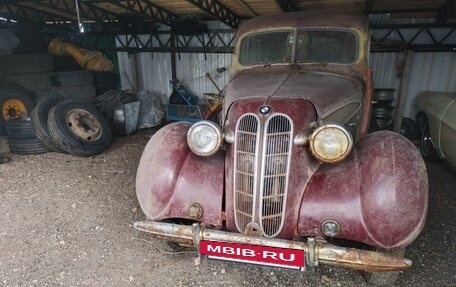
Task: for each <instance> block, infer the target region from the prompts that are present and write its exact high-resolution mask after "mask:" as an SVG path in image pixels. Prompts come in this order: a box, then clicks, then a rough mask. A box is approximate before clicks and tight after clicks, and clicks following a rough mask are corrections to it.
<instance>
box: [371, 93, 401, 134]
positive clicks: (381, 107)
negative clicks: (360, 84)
mask: <svg viewBox="0 0 456 287" xmlns="http://www.w3.org/2000/svg"><path fill="white" fill-rule="evenodd" d="M394 93H395V90H394V89H375V90H374V97H373V106H372V122H373V123H374V125H375V130H391V129H392V127H393V120H394V110H395V106H394V100H395V97H394Z"/></svg>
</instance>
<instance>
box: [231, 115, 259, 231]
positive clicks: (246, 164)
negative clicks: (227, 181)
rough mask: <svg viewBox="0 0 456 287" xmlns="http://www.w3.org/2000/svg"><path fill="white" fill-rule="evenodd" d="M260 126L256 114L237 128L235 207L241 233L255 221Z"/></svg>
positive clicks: (236, 219)
mask: <svg viewBox="0 0 456 287" xmlns="http://www.w3.org/2000/svg"><path fill="white" fill-rule="evenodd" d="M258 126H259V119H258V117H257V116H256V115H254V114H247V115H244V116H243V117H242V118H241V119H240V120H239V121H238V123H237V126H236V141H235V150H236V154H235V158H234V161H235V163H234V166H235V172H234V179H235V182H234V188H235V190H234V205H235V221H236V226H237V228H238V230H239V231H240V232H244V230H245V227H246V226H247V224H248V223H249V222H252V221H253V220H254V210H255V196H256V195H255V189H256V185H257V184H256V181H255V178H256V177H257V166H256V165H257V163H256V160H255V159H256V157H257V152H258V146H259V137H258V130H259V129H258Z"/></svg>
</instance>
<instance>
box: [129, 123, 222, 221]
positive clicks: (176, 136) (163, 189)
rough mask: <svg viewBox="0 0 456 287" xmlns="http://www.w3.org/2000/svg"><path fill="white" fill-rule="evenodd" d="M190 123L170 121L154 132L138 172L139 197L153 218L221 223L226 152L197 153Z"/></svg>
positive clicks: (145, 209) (149, 216) (142, 206)
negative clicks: (191, 146) (190, 141)
mask: <svg viewBox="0 0 456 287" xmlns="http://www.w3.org/2000/svg"><path fill="white" fill-rule="evenodd" d="M190 126H191V124H189V123H184V122H179V123H173V124H169V125H167V126H165V127H163V128H162V129H160V130H159V131H158V132H157V133H155V134H154V135H153V136H152V138H151V139H150V141H149V143H148V144H147V146H146V148H145V149H144V152H143V154H142V156H141V160H140V163H139V166H138V171H137V175H136V194H137V196H138V201H139V204H140V206H141V209H142V210H143V212H144V214H145V215H146V216H147V218H148V219H150V220H154V221H159V220H164V219H175V218H184V219H191V220H196V221H200V222H202V223H203V224H204V225H210V226H214V227H219V226H221V222H222V218H221V215H222V201H223V175H224V154H223V152H222V151H220V152H218V153H217V154H215V155H213V156H211V157H205V158H203V157H198V156H196V155H195V154H193V153H192V152H191V151H190V149H189V147H188V145H187V131H188V129H189V128H190ZM198 214H200V216H198Z"/></svg>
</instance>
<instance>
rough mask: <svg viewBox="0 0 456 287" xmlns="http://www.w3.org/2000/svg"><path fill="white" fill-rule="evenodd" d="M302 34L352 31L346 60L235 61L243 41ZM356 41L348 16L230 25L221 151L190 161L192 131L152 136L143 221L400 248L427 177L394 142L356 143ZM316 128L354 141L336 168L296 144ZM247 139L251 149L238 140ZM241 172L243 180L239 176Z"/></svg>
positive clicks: (407, 147)
mask: <svg viewBox="0 0 456 287" xmlns="http://www.w3.org/2000/svg"><path fill="white" fill-rule="evenodd" d="M301 28H303V29H310V30H311V31H313V30H318V29H322V30H327V29H336V31H349V32H350V33H353V34H354V35H355V39H356V43H357V50H356V51H357V57H356V59H355V60H354V61H353V62H350V63H346V64H340V63H320V62H311V63H297V62H290V63H261V64H258V65H256V64H253V65H243V64H242V63H241V62H242V60H241V59H240V53H241V47H240V46H241V43H242V41H243V39H244V38H245V37H248V36H249V35H255V33H264V32H265V31H270V30H279V31H281V30H285V31H288V30H290V31H295V30H294V29H301ZM298 31H299V30H298ZM293 33H294V34H293ZM297 33H299V32H290V35H295V36H296V35H298V34H297ZM367 35H368V25H367V21H366V19H364V18H363V17H358V16H352V15H332V16H331V17H330V18H328V17H322V16H321V15H307V14H302V13H290V14H283V15H278V16H270V17H266V18H264V17H260V18H258V19H254V20H251V21H249V22H248V23H246V24H245V25H243V26H241V28H240V30H239V31H238V34H237V40H236V43H237V44H236V48H235V53H234V56H233V64H232V71H231V80H230V83H229V85H228V90H227V94H226V97H225V103H224V110H223V115H222V122H221V126H222V129H223V134H224V138H225V144H224V147H223V148H222V149H220V150H219V151H218V152H217V153H215V154H214V155H212V156H209V157H201V156H198V155H196V154H194V153H193V152H192V151H191V150H190V148H189V146H188V144H187V132H188V130H189V128H190V127H191V124H189V123H183V122H179V123H172V124H169V125H167V126H165V127H164V128H162V129H161V130H159V131H158V132H157V133H156V134H155V135H154V136H153V137H152V138H151V140H150V142H149V143H148V145H147V146H146V148H145V150H144V153H143V156H142V158H141V162H140V164H139V168H138V174H137V182H136V189H137V195H138V199H139V203H140V205H141V208H142V210H143V212H144V213H145V215H146V216H147V218H148V219H149V220H151V221H155V222H158V221H170V220H179V219H188V220H192V221H195V222H198V223H200V225H201V226H204V227H206V228H210V229H216V230H227V231H229V232H233V233H240V234H248V235H252V233H251V232H250V233H249V230H248V229H249V228H248V227H251V226H252V225H251V224H254V225H253V226H256V227H259V231H258V230H256V232H257V233H256V234H255V232H254V235H256V236H259V237H268V238H269V237H270V238H280V239H286V240H293V241H301V240H304V239H306V238H320V239H322V240H327V239H329V238H328V236H327V235H325V234H324V233H323V232H322V224H323V223H324V222H326V221H328V220H330V221H333V222H336V223H337V224H338V225H339V227H340V232H338V233H337V235H335V236H334V237H335V238H337V239H342V240H349V241H356V242H360V243H363V244H366V245H369V246H371V247H372V248H374V249H377V250H384V251H388V250H396V249H399V248H402V247H405V246H408V245H409V244H410V243H411V242H412V241H413V240H414V239H415V238H416V237H417V236H418V235H419V233H420V232H421V230H422V229H423V226H424V223H425V218H426V212H427V204H428V203H427V202H428V182H427V174H426V168H425V165H424V162H423V160H422V158H421V157H420V155H419V153H418V152H417V150H416V148H415V147H414V145H413V144H412V143H411V142H409V141H408V140H406V139H405V138H404V137H402V136H400V135H398V134H396V133H392V132H389V131H380V132H376V133H372V134H368V133H367V130H368V126H369V120H370V112H371V97H372V75H371V71H370V70H369V69H368V65H367V59H368V49H369V43H368V37H367ZM296 45H298V44H296ZM294 49H295V50H297V48H296V47H295V48H294ZM295 50H294V51H295ZM262 107H267V113H264V112H262ZM325 124H337V125H339V126H342V127H344V128H345V129H346V130H347V131H349V133H350V134H351V136H352V137H353V141H354V144H353V149H352V151H351V152H350V154H349V155H348V156H347V157H346V158H344V159H343V160H341V161H339V162H335V163H323V162H321V161H319V160H318V159H317V158H315V157H314V156H313V154H312V153H311V152H310V151H309V145H308V144H298V141H297V140H296V139H297V138H298V137H299V136H300V135H302V134H304V135H305V134H306V133H309V132H311V130H313V129H315V128H316V127H318V126H323V125H325ZM244 126H245V127H244ZM249 135H253V136H254V137H253V138H255V139H258V142H259V143H261V144H258V145H255V144H254V143H253V142H252V143H250V142H248V139H249V138H252V137H249ZM241 136H243V139H241ZM273 149H275V150H276V151H277V150H280V151H281V152H282V153H279V152H276V153H273V152H270V150H273ZM246 151H251V152H250V154H249V153H248V152H246ZM246 154H247V155H246ZM251 154H253V155H255V156H251ZM249 172H251V177H248V176H243V174H244V173H246V174H249ZM254 175H255V177H253V176H254ZM258 177H260V179H258ZM248 178H254V181H255V183H253V182H249V181H248V180H246V179H248ZM266 190H268V191H266ZM247 191H248V192H247ZM247 193H249V194H248V196H247V195H245V194H247ZM248 198H252V199H251V200H250V199H248ZM245 205H249V206H247V207H246V206H245ZM270 206H273V207H270ZM274 206H275V207H274ZM271 208H272V209H271ZM246 210H248V211H249V212H245V211H246ZM265 210H266V211H265ZM267 210H274V212H278V213H279V216H278V217H277V216H276V213H274V214H266V213H267ZM246 213H247V215H246ZM177 222H178V221H177Z"/></svg>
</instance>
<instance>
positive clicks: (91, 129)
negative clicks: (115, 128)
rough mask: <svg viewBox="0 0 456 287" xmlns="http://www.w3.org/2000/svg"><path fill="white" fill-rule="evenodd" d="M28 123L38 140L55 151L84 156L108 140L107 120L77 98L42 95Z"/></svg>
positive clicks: (103, 145) (108, 127)
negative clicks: (44, 96)
mask: <svg viewBox="0 0 456 287" xmlns="http://www.w3.org/2000/svg"><path fill="white" fill-rule="evenodd" d="M31 122H32V127H33V130H34V133H35V136H36V137H37V138H38V140H40V141H41V142H42V143H43V144H44V145H45V146H46V147H47V148H49V149H50V150H52V151H55V152H60V153H68V154H71V155H75V156H82V157H88V156H92V155H96V154H99V153H101V152H102V151H103V150H105V149H106V148H107V147H108V146H109V145H110V143H111V138H112V133H111V128H110V126H109V123H108V121H107V120H106V119H105V118H104V117H103V115H102V114H101V113H100V112H99V111H98V110H97V108H96V107H95V106H94V105H92V104H90V103H86V102H82V101H79V100H62V98H61V97H59V96H49V97H46V98H43V99H42V100H41V101H40V102H39V103H38V104H37V105H36V107H35V108H34V109H33V110H32V114H31Z"/></svg>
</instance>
